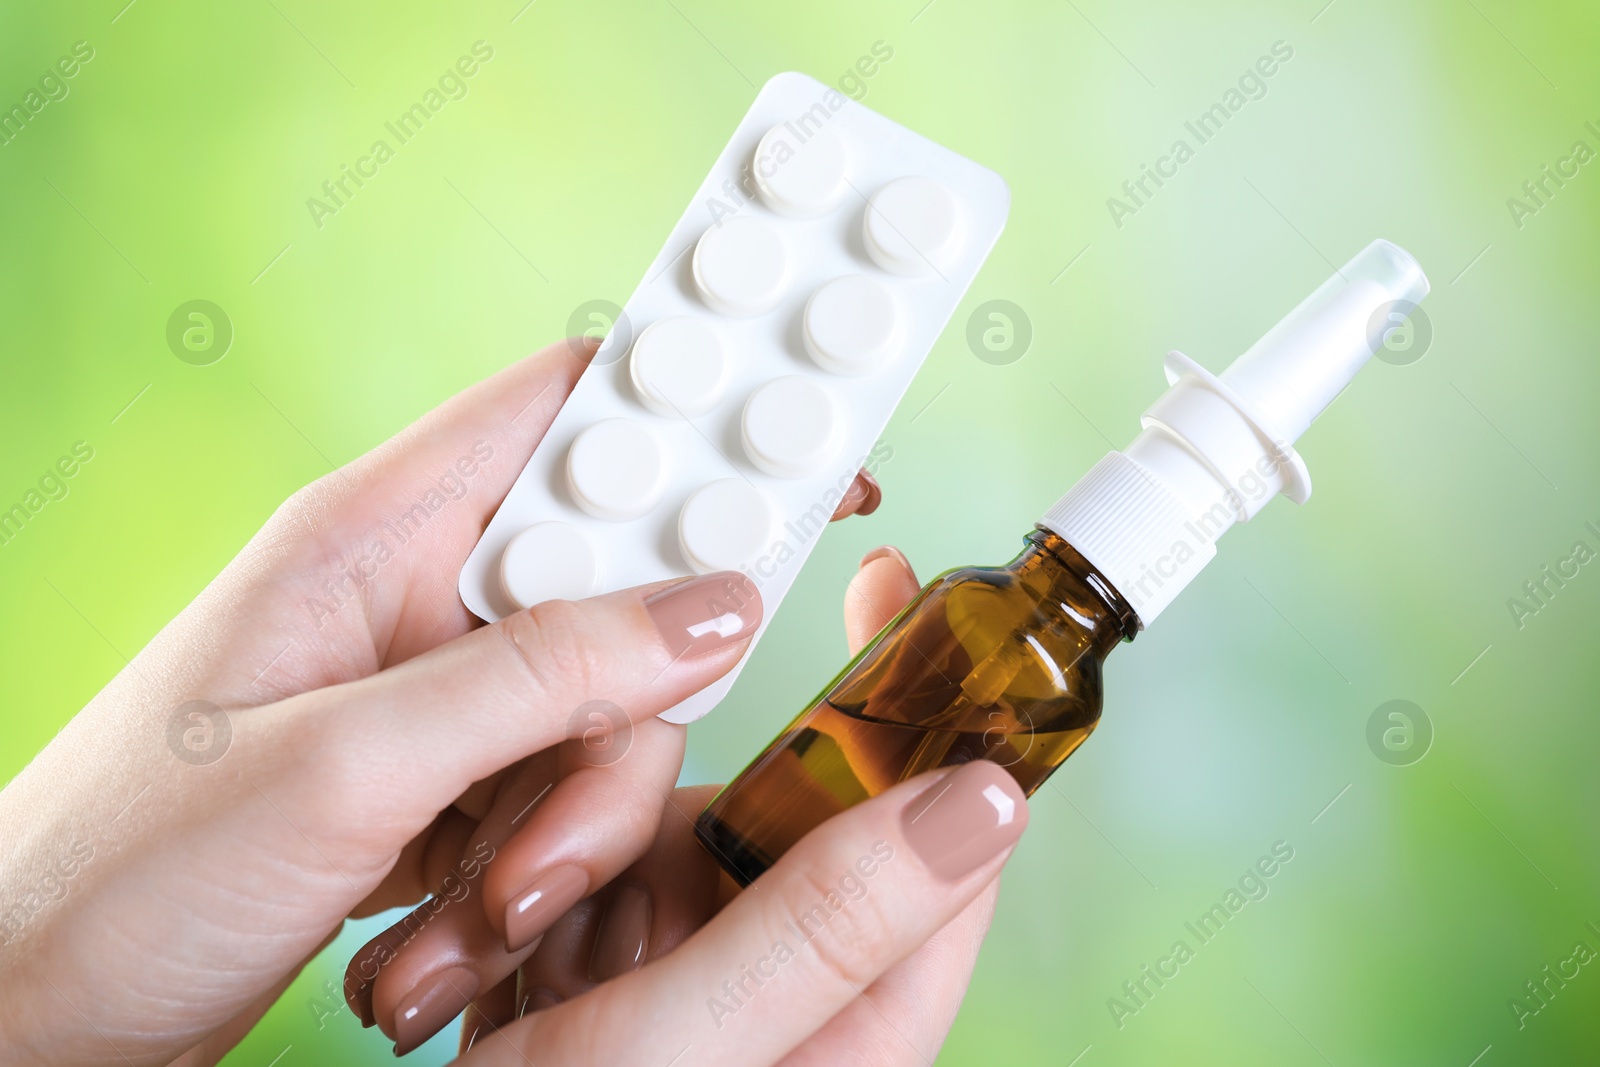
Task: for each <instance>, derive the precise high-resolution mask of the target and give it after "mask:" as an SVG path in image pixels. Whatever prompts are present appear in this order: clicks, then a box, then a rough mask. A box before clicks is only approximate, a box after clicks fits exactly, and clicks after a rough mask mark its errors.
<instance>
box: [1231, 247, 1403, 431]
mask: <svg viewBox="0 0 1600 1067" xmlns="http://www.w3.org/2000/svg"><path fill="white" fill-rule="evenodd" d="M1427 295H1428V278H1427V276H1426V275H1425V274H1423V273H1422V267H1420V266H1419V265H1418V264H1417V261H1416V260H1415V259H1413V258H1411V254H1410V253H1409V252H1407V251H1406V250H1405V249H1403V248H1401V247H1400V246H1399V245H1397V244H1394V243H1392V242H1390V241H1384V240H1381V239H1380V240H1377V241H1373V242H1372V243H1371V244H1369V245H1368V246H1367V247H1366V248H1363V249H1362V250H1361V251H1360V252H1359V253H1358V254H1357V255H1356V256H1355V258H1354V259H1352V260H1350V262H1348V263H1346V264H1345V265H1344V267H1343V268H1341V269H1340V270H1338V271H1335V272H1334V274H1333V276H1332V277H1331V278H1329V279H1328V280H1327V281H1325V282H1323V283H1322V284H1321V285H1320V286H1318V287H1317V291H1316V292H1314V293H1312V294H1311V295H1310V296H1308V297H1306V298H1305V299H1304V300H1302V301H1301V302H1300V306H1299V307H1297V308H1295V309H1294V310H1293V311H1291V312H1289V314H1287V315H1285V316H1284V317H1283V319H1282V320H1281V321H1279V323H1278V324H1277V325H1276V326H1274V327H1273V328H1272V329H1270V330H1268V331H1267V333H1266V335H1265V336H1263V337H1262V338H1261V340H1259V341H1257V342H1256V343H1255V344H1253V345H1251V346H1250V349H1249V351H1247V352H1246V353H1245V354H1244V355H1242V356H1240V357H1239V358H1238V359H1236V360H1234V361H1233V365H1232V366H1231V367H1229V368H1228V369H1227V370H1225V371H1223V372H1222V376H1221V377H1222V381H1223V382H1224V383H1226V384H1227V385H1228V386H1229V387H1230V388H1232V389H1233V390H1234V392H1236V393H1238V394H1239V397H1240V398H1241V399H1242V400H1244V401H1245V402H1246V403H1247V404H1249V405H1250V407H1251V408H1252V409H1253V410H1255V411H1256V412H1258V413H1260V415H1261V416H1262V417H1263V418H1264V419H1267V420H1268V421H1269V422H1270V424H1271V429H1272V430H1273V431H1274V432H1275V433H1276V434H1277V435H1279V437H1280V438H1281V439H1282V440H1284V441H1286V442H1288V443H1289V444H1293V443H1294V442H1295V441H1296V440H1298V439H1299V437H1300V435H1301V434H1303V433H1305V431H1306V427H1308V426H1310V425H1311V423H1312V421H1313V420H1314V419H1316V417H1317V416H1318V415H1321V414H1322V412H1323V411H1324V409H1326V408H1327V406H1328V405H1329V404H1331V403H1332V402H1333V398H1334V397H1336V396H1338V395H1339V394H1340V393H1341V392H1342V391H1343V390H1344V387H1345V386H1347V385H1349V384H1350V380H1351V379H1352V378H1354V377H1355V376H1356V372H1357V371H1359V370H1360V369H1361V368H1362V367H1363V366H1365V365H1366V362H1367V360H1368V359H1370V358H1371V357H1372V355H1373V354H1374V353H1375V352H1376V351H1377V349H1378V348H1379V347H1381V346H1382V344H1383V341H1384V338H1385V336H1386V333H1387V331H1388V330H1389V329H1391V328H1392V323H1391V321H1390V317H1389V313H1390V311H1398V312H1400V313H1402V314H1404V313H1407V312H1409V311H1411V310H1412V309H1413V308H1415V307H1416V305H1418V304H1420V303H1421V302H1422V298H1423V297H1425V296H1427Z"/></svg>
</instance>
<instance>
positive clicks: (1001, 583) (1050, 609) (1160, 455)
mask: <svg viewBox="0 0 1600 1067" xmlns="http://www.w3.org/2000/svg"><path fill="white" fill-rule="evenodd" d="M1427 292H1428V280H1427V278H1426V277H1425V276H1424V275H1423V272H1422V268H1421V267H1420V266H1418V265H1417V262H1416V260H1414V259H1413V258H1412V257H1411V256H1410V255H1409V254H1408V253H1407V252H1405V250H1403V249H1401V248H1400V247H1398V246H1397V245H1394V244H1391V243H1390V242H1388V241H1382V240H1379V241H1374V242H1373V243H1372V244H1370V245H1368V246H1367V247H1366V248H1365V249H1364V250H1362V252H1361V253H1360V254H1359V255H1357V256H1356V257H1355V258H1354V259H1352V260H1351V261H1350V262H1349V263H1346V264H1345V265H1344V267H1343V269H1341V270H1339V271H1336V272H1335V273H1334V275H1333V277H1331V278H1329V279H1328V280H1327V281H1326V282H1324V283H1323V284H1322V285H1321V286H1320V287H1319V288H1318V289H1317V291H1316V292H1314V293H1312V294H1311V295H1310V296H1309V297H1307V298H1306V299H1305V300H1304V301H1303V302H1302V303H1301V304H1300V306H1299V307H1297V308H1295V309H1294V310H1293V311H1292V312H1290V313H1289V315H1288V316H1287V317H1286V318H1285V319H1284V320H1283V321H1282V322H1280V323H1278V324H1277V325H1276V326H1274V327H1273V328H1272V329H1271V330H1270V331H1268V332H1267V334H1266V336H1265V337H1263V338H1261V340H1260V341H1258V342H1256V343H1255V345H1253V346H1252V347H1251V348H1250V350H1249V351H1248V352H1246V353H1245V354H1244V355H1242V356H1240V357H1239V358H1238V359H1236V360H1234V362H1233V365H1232V366H1231V367H1229V368H1228V369H1227V370H1225V371H1224V372H1223V373H1222V374H1221V375H1220V376H1217V375H1213V374H1211V373H1210V372H1209V371H1207V370H1206V369H1205V368H1204V367H1201V366H1200V365H1199V364H1198V363H1196V362H1195V361H1194V360H1192V359H1190V358H1189V357H1188V356H1185V355H1184V354H1183V353H1181V352H1171V353H1169V354H1168V355H1167V359H1166V374H1167V381H1168V383H1169V386H1170V387H1169V388H1168V389H1167V391H1166V393H1164V394H1163V395H1162V396H1161V398H1160V399H1159V400H1157V401H1156V402H1155V404H1154V405H1152V406H1151V408H1150V409H1149V410H1148V411H1146V412H1145V414H1144V419H1143V426H1144V430H1143V432H1142V433H1140V434H1139V436H1138V437H1136V438H1134V440H1133V443H1132V444H1130V445H1129V446H1128V447H1127V449H1126V450H1124V451H1121V452H1112V453H1110V454H1108V455H1107V456H1106V457H1105V458H1104V459H1102V460H1101V461H1100V462H1099V463H1097V464H1096V465H1095V466H1094V467H1093V468H1091V469H1090V471H1089V473H1088V474H1086V475H1084V477H1083V478H1082V480H1080V481H1079V482H1078V484H1077V485H1075V486H1073V487H1072V489H1071V490H1070V491H1068V493H1067V494H1066V495H1065V496H1063V497H1062V498H1061V499H1060V500H1059V501H1057V502H1056V504H1055V506H1054V507H1052V508H1051V509H1050V510H1049V511H1047V512H1045V514H1044V517H1043V518H1042V519H1041V520H1040V521H1039V523H1038V525H1037V526H1036V527H1035V528H1034V530H1033V531H1032V532H1031V533H1029V534H1028V535H1027V536H1026V537H1024V538H1023V545H1024V547H1023V550H1022V554H1021V555H1019V556H1018V557H1017V558H1016V559H1014V560H1012V561H1011V562H1010V563H1008V564H1006V565H1005V566H1003V567H963V568H959V569H957V570H952V571H947V572H945V573H944V574H941V575H940V576H939V577H937V578H935V579H934V580H933V581H932V582H930V583H928V585H927V586H926V587H925V588H924V589H923V590H922V592H921V593H919V594H918V595H917V597H916V599H915V600H913V601H912V602H911V604H910V606H909V607H907V608H906V609H905V611H903V612H901V613H900V615H899V616H898V617H897V618H896V619H895V620H894V621H893V622H891V623H890V624H889V625H888V626H887V627H885V628H884V630H883V632H881V633H880V634H878V636H877V638H875V639H874V640H873V642H872V643H871V644H870V645H868V646H867V648H866V649H864V650H863V651H862V652H861V654H860V655H858V656H857V657H856V658H855V660H854V661H853V662H852V663H851V664H850V665H849V666H848V667H846V668H845V669H844V671H843V673H841V674H840V675H839V677H838V678H836V679H835V680H834V681H833V682H832V683H831V684H830V685H829V686H828V687H827V689H826V690H824V691H823V694H822V696H821V697H820V699H818V700H817V701H816V702H815V703H813V704H812V705H811V707H809V708H808V709H806V710H805V711H804V712H802V713H801V714H800V716H799V717H798V718H796V719H795V720H794V721H793V722H791V723H790V724H789V725H788V727H787V728H786V729H785V730H784V731H783V733H782V734H781V735H780V736H779V737H778V738H777V739H776V740H774V741H773V742H772V743H771V744H770V745H768V746H767V748H766V750H765V751H764V752H762V753H761V755H760V756H759V757H757V758H756V760H755V761H754V762H753V763H751V764H750V766H748V767H746V768H745V769H744V771H743V772H742V773H741V774H740V775H739V777H738V778H736V779H734V781H733V782H732V784H730V785H729V786H728V787H727V788H726V789H724V790H723V791H722V792H721V793H719V794H718V795H717V797H716V799H715V800H713V801H712V802H711V805H710V806H709V807H707V808H706V810H705V811H704V812H703V813H702V814H701V816H700V819H699V821H698V823H697V825H696V829H697V832H698V834H699V837H700V840H701V842H702V844H704V845H705V846H706V847H707V848H708V849H709V850H710V852H711V853H712V854H713V855H714V856H716V858H717V859H718V861H720V862H721V863H722V865H723V866H724V867H725V868H726V869H727V870H728V873H730V874H731V875H733V876H734V877H735V878H736V879H738V880H739V881H740V882H741V883H743V884H749V883H750V882H751V881H753V880H755V878H756V877H757V876H759V875H760V874H761V873H762V872H763V871H765V870H766V869H767V868H768V867H770V866H771V865H772V864H773V863H775V862H776V861H777V859H778V857H779V856H781V855H783V853H784V852H785V851H787V850H788V848H789V847H790V846H791V845H793V844H795V843H796V842H797V841H799V840H800V838H801V837H803V836H805V834H806V833H807V832H808V831H810V830H811V829H812V828H814V827H816V826H817V825H818V824H820V823H822V822H823V821H824V820H826V819H827V818H829V817H830V816H832V815H835V814H837V813H838V812H840V811H843V810H844V809H845V808H847V807H849V806H850V805H852V804H856V803H858V802H860V801H862V800H866V799H867V798H868V797H872V796H876V795H877V794H879V793H881V792H883V791H884V790H886V789H888V788H889V787H890V786H892V785H894V784H895V783H897V782H902V781H905V780H906V779H908V778H911V777H913V776H915V775H918V774H922V773H923V772H925V771H930V770H933V769H935V768H937V767H946V766H952V765H956V764H961V763H966V762H969V761H971V760H976V759H987V760H992V761H994V762H995V763H998V764H1000V765H1002V766H1004V767H1005V768H1006V769H1007V770H1008V771H1010V773H1011V775H1012V777H1013V778H1015V779H1016V781H1017V784H1018V785H1020V786H1021V787H1022V789H1023V791H1024V792H1026V793H1029V794H1032V793H1033V791H1034V790H1036V789H1038V788H1039V787H1040V786H1041V785H1043V784H1044V780H1045V779H1046V778H1048V777H1049V776H1050V773H1051V772H1052V771H1054V770H1055V769H1056V768H1057V767H1059V766H1060V765H1061V764H1062V763H1063V762H1064V761H1065V760H1066V758H1067V757H1068V756H1070V755H1072V753H1073V752H1075V751H1076V750H1077V748H1078V746H1079V745H1081V744H1082V743H1083V742H1084V740H1085V739H1086V738H1087V737H1088V736H1089V733H1090V732H1091V731H1092V730H1093V729H1094V728H1095V725H1096V724H1097V723H1098V722H1099V720H1100V706H1101V697H1102V683H1101V663H1102V662H1103V661H1104V660H1105V658H1106V656H1107V654H1109V653H1110V652H1111V650H1112V649H1113V648H1115V647H1116V646H1117V645H1118V643H1120V642H1124V641H1131V640H1132V639H1133V638H1134V636H1135V635H1136V634H1137V633H1138V632H1139V631H1140V630H1142V629H1143V628H1144V627H1145V626H1148V625H1149V624H1150V623H1151V622H1152V621H1154V620H1155V618H1156V616H1157V615H1159V614H1161V611H1162V609H1164V608H1165V607H1166V606H1167V605H1168V604H1170V603H1171V602H1172V600H1173V598H1174V597H1176V596H1177V595H1178V593H1179V592H1180V591H1181V590H1182V589H1183V588H1184V586H1186V585H1188V584H1189V583H1190V582H1191V581H1193V580H1194V577H1195V575H1197V574H1199V573H1200V570H1201V568H1203V567H1204V566H1205V565H1206V564H1207V563H1208V562H1210V560H1211V558H1212V557H1213V556H1215V555H1216V552H1217V549H1216V541H1217V539H1218V538H1219V537H1221V536H1222V534H1224V533H1225V532H1227V530H1228V528H1229V527H1231V526H1232V525H1233V524H1234V523H1236V522H1248V521H1249V520H1250V519H1251V518H1253V517H1254V516H1255V515H1256V513H1257V512H1259V511H1260V510H1261V509H1262V508H1263V507H1265V506H1266V503H1267V502H1268V501H1269V500H1271V499H1272V498H1273V497H1274V496H1276V495H1278V494H1280V493H1281V494H1282V495H1284V496H1286V497H1288V498H1289V499H1290V500H1293V501H1294V502H1295V503H1297V504H1303V503H1305V501H1306V499H1307V498H1308V497H1309V496H1310V495H1311V478H1310V475H1309V473H1308V472H1307V470H1306V465H1305V463H1304V461H1303V460H1301V458H1300V456H1299V454H1298V453H1297V452H1296V451H1295V450H1294V443H1295V441H1296V440H1297V439H1298V438H1299V437H1300V435H1301V434H1302V433H1304V432H1305V430H1306V427H1308V426H1310V425H1311V422H1312V420H1314V419H1315V418H1316V417H1317V416H1318V415H1320V414H1322V411H1323V409H1325V408H1326V407H1327V406H1328V405H1329V403H1331V402H1332V401H1333V399H1334V397H1336V396H1338V395H1339V393H1340V392H1341V391H1343V390H1344V388H1345V386H1346V385H1348V384H1349V383H1350V380H1351V379H1352V378H1354V377H1355V374H1356V372H1357V371H1359V370H1360V369H1361V368H1362V366H1364V365H1365V364H1366V362H1367V361H1368V359H1370V358H1371V356H1372V355H1373V354H1374V353H1375V352H1376V351H1377V349H1378V348H1379V346H1381V345H1382V344H1383V342H1384V340H1385V338H1386V336H1387V330H1388V329H1390V328H1392V327H1393V326H1394V325H1396V320H1392V319H1391V317H1390V311H1391V309H1398V310H1400V311H1402V312H1403V311H1405V310H1409V306H1411V305H1415V304H1417V303H1418V302H1420V301H1421V299H1422V298H1423V297H1424V296H1425V295H1426V294H1427Z"/></svg>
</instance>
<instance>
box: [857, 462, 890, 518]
mask: <svg viewBox="0 0 1600 1067" xmlns="http://www.w3.org/2000/svg"><path fill="white" fill-rule="evenodd" d="M856 481H857V482H858V483H859V484H860V485H861V486H862V487H863V488H865V489H866V491H867V498H866V499H865V500H863V501H862V502H861V506H860V507H858V508H856V514H857V515H860V516H863V517H865V516H867V515H871V514H872V513H873V512H874V511H877V510H878V505H879V504H881V503H883V487H882V486H880V485H879V484H878V479H876V478H874V477H873V476H872V475H870V474H868V473H867V472H866V471H862V472H861V473H860V474H857V475H856Z"/></svg>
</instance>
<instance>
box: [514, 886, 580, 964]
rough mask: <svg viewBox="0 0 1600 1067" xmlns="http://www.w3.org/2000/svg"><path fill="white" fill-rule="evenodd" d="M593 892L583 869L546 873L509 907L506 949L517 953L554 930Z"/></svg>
mask: <svg viewBox="0 0 1600 1067" xmlns="http://www.w3.org/2000/svg"><path fill="white" fill-rule="evenodd" d="M588 892H589V876H588V875H587V874H585V873H584V872H583V868H581V867H570V866H569V867H557V868H555V869H554V870H550V871H546V872H544V873H543V874H541V875H540V876H539V877H538V878H536V879H535V880H534V881H533V882H532V883H530V884H529V885H528V886H527V887H526V888H525V889H523V891H522V892H520V893H518V894H517V895H516V896H514V897H512V898H511V903H509V904H507V905H506V949H507V951H510V952H516V951H517V950H518V949H521V948H526V947H527V946H528V945H530V944H532V943H533V939H534V938H536V937H538V936H539V935H540V934H542V933H544V932H545V931H546V930H548V929H550V926H551V924H553V923H554V922H555V921H556V920H557V919H559V918H561V916H563V915H565V914H566V913H567V911H568V909H570V908H571V907H572V906H573V905H574V904H576V903H577V902H578V901H580V900H582V899H583V898H584V895H585V894H587V893H588Z"/></svg>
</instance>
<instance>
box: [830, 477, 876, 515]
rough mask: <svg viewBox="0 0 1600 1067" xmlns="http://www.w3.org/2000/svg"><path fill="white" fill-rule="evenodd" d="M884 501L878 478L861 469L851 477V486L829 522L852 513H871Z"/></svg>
mask: <svg viewBox="0 0 1600 1067" xmlns="http://www.w3.org/2000/svg"><path fill="white" fill-rule="evenodd" d="M881 503H883V490H882V489H881V488H880V487H879V485H878V480H877V479H876V478H874V477H873V476H872V475H870V474H868V473H867V472H866V471H864V470H863V471H860V472H859V473H857V474H856V476H855V477H854V478H852V479H850V488H848V489H846V490H845V492H844V497H843V499H841V500H840V501H839V505H838V506H837V507H835V508H834V509H833V514H832V515H831V516H829V518H828V521H829V522H838V521H839V520H840V519H847V518H849V517H850V516H851V515H871V514H872V513H873V512H874V511H877V510H878V505H879V504H881Z"/></svg>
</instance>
